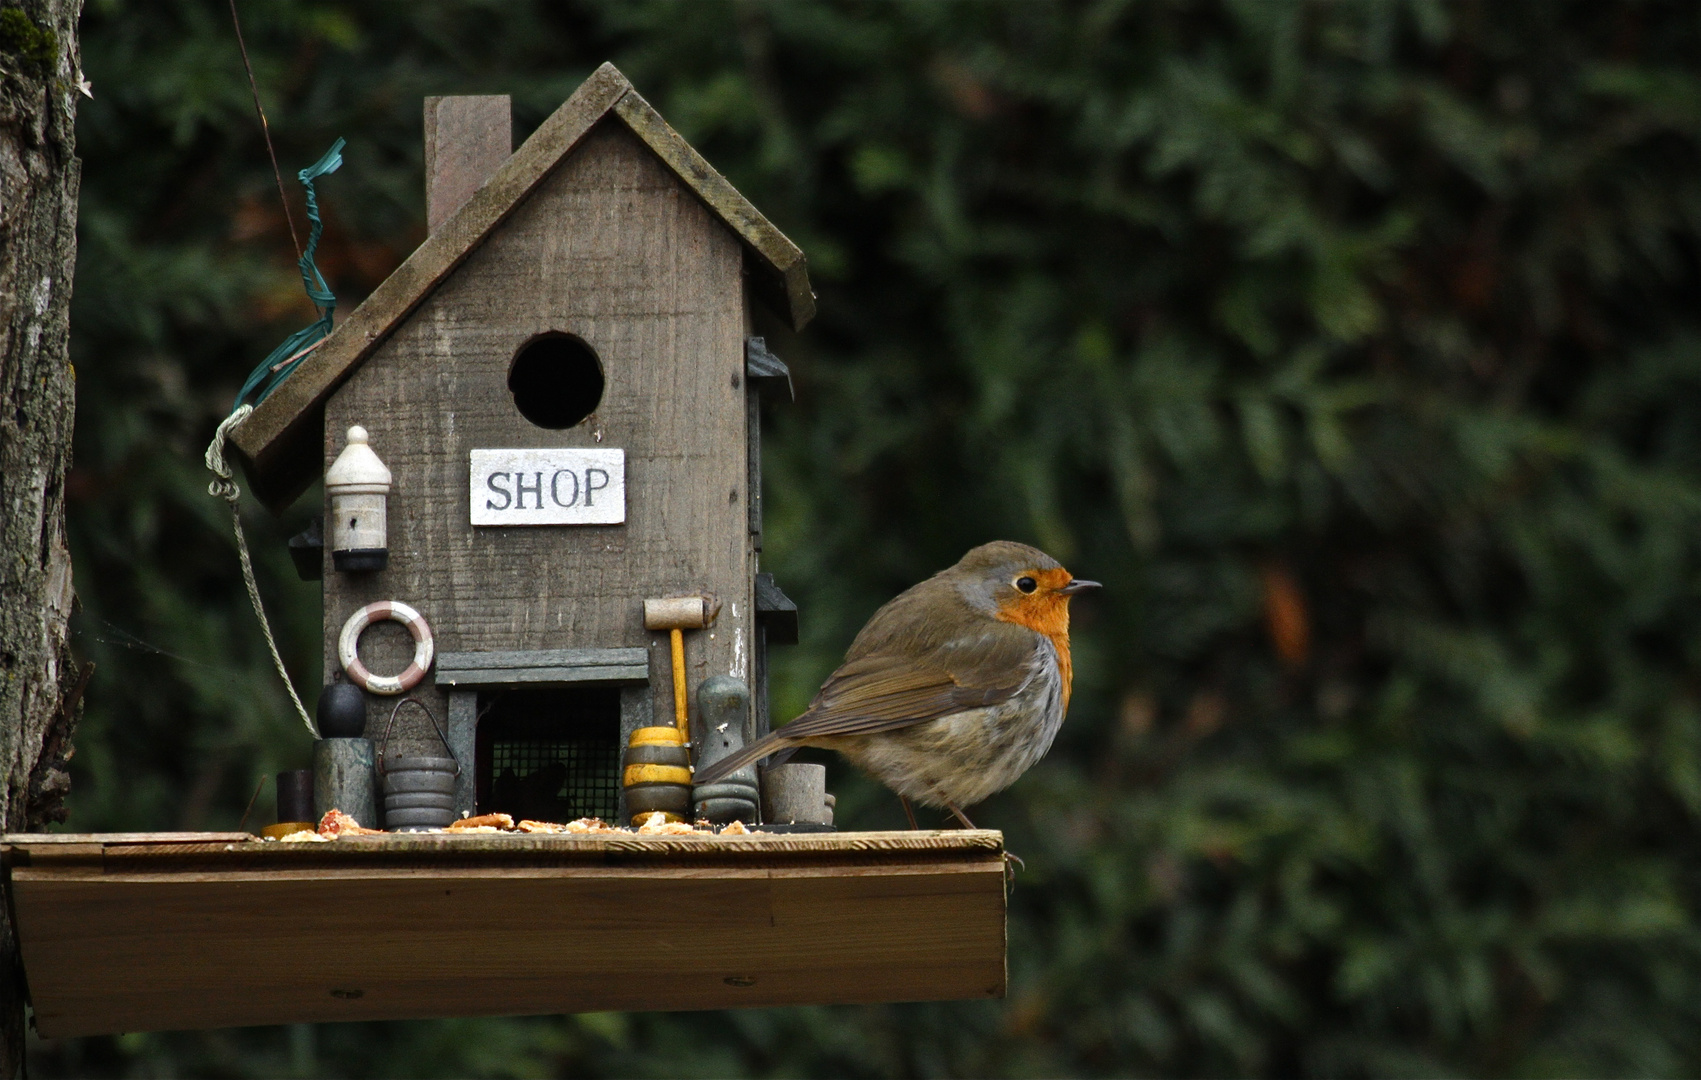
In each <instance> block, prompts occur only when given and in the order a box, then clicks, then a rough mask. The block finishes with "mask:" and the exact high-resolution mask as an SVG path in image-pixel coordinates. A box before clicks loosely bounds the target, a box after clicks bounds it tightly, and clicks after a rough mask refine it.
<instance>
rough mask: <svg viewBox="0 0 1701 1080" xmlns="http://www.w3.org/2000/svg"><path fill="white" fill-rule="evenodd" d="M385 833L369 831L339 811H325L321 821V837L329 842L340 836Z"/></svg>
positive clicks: (378, 830) (380, 830) (376, 830)
mask: <svg viewBox="0 0 1701 1080" xmlns="http://www.w3.org/2000/svg"><path fill="white" fill-rule="evenodd" d="M383 831H384V830H383V829H368V828H366V827H365V826H363V825H362V824H361V823H360V822H358V821H356V820H355V819H354V818H352V817H349V816H348V815H347V814H345V813H343V812H342V811H341V810H337V809H331V810H327V811H325V816H324V817H322V818H320V819H319V835H320V836H323V837H324V838H325V839H327V840H335V839H336V838H337V837H339V836H377V835H379V834H380V833H382V832H383ZM285 839H288V838H287V837H286V838H285Z"/></svg>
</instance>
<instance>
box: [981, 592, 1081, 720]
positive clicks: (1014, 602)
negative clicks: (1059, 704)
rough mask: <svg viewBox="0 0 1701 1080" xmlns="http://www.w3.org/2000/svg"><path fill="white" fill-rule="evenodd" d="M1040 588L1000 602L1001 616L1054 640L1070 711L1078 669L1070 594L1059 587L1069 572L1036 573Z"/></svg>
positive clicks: (999, 612)
mask: <svg viewBox="0 0 1701 1080" xmlns="http://www.w3.org/2000/svg"><path fill="white" fill-rule="evenodd" d="M1034 577H1035V578H1036V579H1037V580H1038V582H1039V584H1040V588H1038V589H1035V590H1034V591H1033V592H1032V593H1028V594H1023V593H1016V594H1015V596H1014V597H1012V598H1011V599H1010V600H1007V601H1005V602H1003V603H1002V604H1000V605H999V608H998V618H999V619H1001V620H1003V621H1004V622H1009V623H1015V624H1016V625H1017V626H1025V627H1027V628H1028V629H1029V630H1036V631H1038V632H1039V633H1042V634H1044V635H1045V636H1046V637H1048V638H1050V639H1051V644H1052V646H1053V647H1054V648H1056V649H1057V669H1058V674H1059V675H1060V676H1062V680H1063V711H1064V712H1065V713H1067V712H1068V711H1069V691H1070V689H1071V687H1072V685H1073V683H1074V676H1075V669H1074V666H1073V665H1072V664H1071V663H1070V662H1069V596H1068V594H1066V593H1061V592H1059V591H1058V590H1059V589H1062V588H1063V587H1064V586H1065V585H1068V584H1069V582H1070V580H1071V578H1070V575H1069V571H1067V570H1065V569H1063V568H1062V567H1058V568H1057V569H1055V570H1041V571H1038V572H1037V573H1035V575H1034Z"/></svg>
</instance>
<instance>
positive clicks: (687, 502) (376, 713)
mask: <svg viewBox="0 0 1701 1080" xmlns="http://www.w3.org/2000/svg"><path fill="white" fill-rule="evenodd" d="M742 257H743V256H742V250H741V247H740V245H739V243H738V241H737V239H736V238H735V237H734V236H733V234H732V233H731V232H730V231H729V230H728V229H727V228H726V227H725V226H723V225H722V224H720V223H719V222H718V221H716V220H715V219H714V218H713V217H712V216H711V215H710V214H709V212H708V211H707V209H705V208H704V206H703V205H702V203H701V202H700V201H698V199H697V198H696V197H695V196H694V195H692V194H691V193H690V191H689V190H688V189H687V188H686V187H685V186H684V185H683V184H681V183H680V182H679V181H678V179H677V178H676V177H674V176H673V175H672V174H671V173H670V172H669V171H668V170H667V169H666V168H665V167H663V166H662V165H661V163H660V162H658V161H657V160H656V159H655V157H654V156H653V155H652V154H651V153H650V152H649V151H648V150H647V149H646V148H645V147H644V146H643V144H642V143H641V142H640V141H639V140H638V139H637V138H636V137H634V136H633V135H632V134H631V133H630V132H629V131H628V130H626V129H625V128H624V127H623V126H622V125H621V124H619V123H618V122H616V121H604V122H603V123H602V124H601V125H599V126H598V128H597V129H596V130H594V131H593V132H592V133H591V134H590V135H589V136H587V137H586V139H585V141H584V142H583V144H582V145H581V146H580V147H579V148H578V149H577V150H576V151H575V152H574V153H573V154H572V155H570V156H569V157H568V158H567V160H566V161H565V162H563V163H562V165H561V166H560V167H558V168H557V169H556V171H555V172H554V173H553V174H552V175H551V176H550V177H549V178H548V179H546V180H545V181H543V183H542V184H540V186H539V188H538V190H537V191H536V192H534V194H533V195H532V196H531V197H530V198H529V199H528V200H527V201H526V202H525V203H524V204H522V205H521V206H520V207H519V208H518V209H517V210H516V211H515V212H514V214H513V215H512V216H511V217H510V218H509V219H508V221H507V222H505V223H504V224H503V225H502V226H501V227H500V228H498V229H497V230H496V232H495V233H494V234H493V235H492V236H491V237H490V238H489V239H488V240H487V241H486V242H485V243H484V245H483V246H482V247H481V248H480V249H479V250H478V251H476V252H474V253H473V255H472V256H470V257H469V258H468V260H467V261H466V263H464V264H463V265H462V266H461V267H460V268H459V269H458V270H456V271H455V272H454V274H452V275H451V276H450V277H449V278H448V279H447V280H446V281H445V282H444V283H443V284H442V285H441V286H440V287H439V288H438V289H437V291H436V292H435V293H434V294H433V295H432V296H431V297H430V298H429V299H428V300H426V301H425V302H424V303H423V304H422V305H421V306H420V307H419V308H418V309H417V310H416V311H415V312H414V313H413V314H412V315H411V316H409V317H408V319H407V320H406V322H405V323H404V324H403V325H402V326H401V327H400V328H398V330H397V331H396V333H395V334H394V335H393V336H392V337H391V338H390V339H389V340H388V341H387V342H385V343H384V344H383V345H382V346H381V347H380V348H379V349H378V351H377V352H376V353H375V354H374V355H373V357H372V358H371V359H369V360H368V361H367V362H366V363H365V364H364V365H363V366H362V367H361V368H360V370H359V371H357V372H356V373H355V374H354V376H353V377H352V378H350V380H349V381H348V383H346V384H345V385H344V386H343V387H342V388H341V389H340V390H339V391H338V392H337V393H336V395H335V396H334V397H333V398H332V399H331V401H330V403H329V405H328V406H327V408H326V422H325V463H326V465H327V467H328V466H329V464H330V462H331V461H333V460H334V459H335V457H336V455H337V454H338V453H340V452H341V450H342V447H343V440H344V432H345V430H346V429H347V428H348V427H349V426H350V425H351V424H357V423H358V424H361V425H363V426H365V427H366V428H367V430H368V431H369V432H370V433H371V442H372V446H373V449H374V450H376V451H377V452H378V454H379V455H380V456H381V457H382V458H383V459H384V461H385V463H386V464H387V465H388V466H389V467H390V470H391V472H392V473H393V474H394V478H395V481H394V483H395V487H394V490H393V492H392V494H391V496H390V504H389V518H390V537H389V543H390V565H389V568H388V569H386V570H384V571H381V572H379V573H376V574H368V575H358V576H357V575H349V574H340V573H338V572H336V571H335V570H333V569H331V567H330V564H329V553H328V552H327V561H326V571H325V615H324V619H325V623H324V625H325V656H326V668H325V670H326V671H327V673H335V672H336V671H337V670H338V665H337V661H336V640H337V635H338V633H339V631H340V629H341V627H342V624H343V622H344V621H345V620H346V619H347V618H348V616H349V615H350V614H351V613H352V612H353V611H354V610H355V609H356V608H358V607H359V606H361V605H362V604H365V603H368V602H370V601H373V600H380V599H396V600H402V601H404V602H406V603H409V604H412V605H413V606H414V607H416V608H418V609H419V610H420V611H421V612H422V613H423V614H424V615H425V617H426V619H427V620H428V621H429V622H430V623H431V625H432V627H433V629H434V631H435V634H436V638H437V647H438V648H439V649H441V650H448V651H463V652H464V651H473V650H480V651H482V650H526V649H563V648H615V647H631V646H641V647H646V648H649V649H650V656H651V665H650V677H651V684H652V686H653V687H661V688H665V687H667V686H668V685H669V678H670V677H669V675H668V670H667V664H668V658H667V657H668V650H667V648H666V645H665V639H660V640H662V644H661V645H660V647H656V643H657V641H658V637H657V636H656V635H652V634H649V633H647V632H646V631H645V630H644V628H643V623H642V601H643V599H644V598H645V597H649V596H667V595H678V594H684V593H692V592H698V591H707V592H710V593H712V594H714V595H716V596H717V597H719V598H720V600H721V601H722V608H721V612H720V616H719V619H718V620H717V622H716V624H715V625H714V627H712V628H711V629H710V630H709V631H708V632H705V633H692V634H688V635H687V637H686V654H687V666H688V669H689V672H688V674H689V679H688V682H689V684H690V685H691V686H692V687H693V688H695V686H696V684H697V683H698V682H700V681H701V680H702V679H704V678H706V677H707V676H709V675H711V674H720V673H730V674H733V675H736V676H737V677H739V678H742V679H744V680H745V681H746V682H748V681H749V680H750V678H751V671H750V657H751V652H752V648H753V641H752V628H753V626H754V619H753V612H752V596H751V591H750V590H751V580H752V574H753V571H754V565H753V557H754V556H753V552H752V550H751V544H750V538H749V531H748V510H747V501H748V498H749V492H748V491H747V490H746V488H747V484H748V474H747V470H746V462H745V448H746V445H747V438H746V437H747V431H746V423H747V413H746V403H745V391H744V387H743V375H744V359H743V339H744V325H743V324H744V318H745V299H744V294H743V279H742V275H741V270H742ZM547 331H564V332H567V333H571V334H576V335H578V336H579V337H580V338H582V339H584V340H585V341H586V342H587V343H589V344H590V345H591V347H592V348H593V349H594V350H595V351H596V352H597V354H598V356H599V357H600V359H601V361H602V364H603V368H604V375H605V380H606V389H605V391H604V394H603V398H602V403H601V405H600V406H599V408H598V409H597V411H596V412H595V413H594V414H593V415H592V416H591V417H590V418H589V419H588V420H587V421H586V422H585V423H583V424H580V425H579V426H578V427H575V428H572V429H570V430H565V431H551V430H546V429H543V428H539V427H536V426H534V425H532V424H531V423H530V422H528V421H527V420H526V419H525V418H523V417H522V416H521V415H520V414H519V412H518V411H517V410H516V409H515V408H514V405H513V399H512V396H511V394H510V393H509V391H508V389H507V374H508V368H509V364H510V363H511V361H512V359H513V357H514V355H515V353H516V351H517V350H518V349H519V348H520V347H521V346H522V345H523V344H524V343H525V342H526V341H528V340H529V339H531V338H532V337H534V336H535V335H537V334H540V333H544V332H547ZM475 447H608V448H621V449H624V450H625V451H626V455H627V458H626V460H627V465H626V468H627V520H626V523H625V524H624V525H616V526H556V527H547V526H546V527H528V528H479V529H474V528H473V527H472V526H471V525H470V524H469V522H468V510H467V507H468V499H469V492H468V482H469V481H468V451H469V450H471V449H473V448H475ZM411 653H412V644H411V641H410V640H409V639H408V638H407V635H406V633H405V632H404V631H403V630H402V629H401V628H400V627H399V626H397V625H395V624H379V625H377V626H375V627H373V628H372V629H370V630H368V631H367V633H366V635H365V637H364V638H363V640H362V646H361V656H362V659H363V661H364V662H365V663H366V665H367V666H368V668H369V669H371V670H372V671H374V672H377V673H379V674H393V673H395V672H398V671H400V670H401V669H402V668H403V667H405V666H406V663H407V659H408V657H409V656H410V655H411ZM418 693H419V694H420V696H422V697H423V698H424V699H425V700H427V701H428V702H430V704H431V705H432V707H433V708H434V709H436V710H437V713H438V716H439V717H440V718H445V717H446V716H447V712H448V703H447V697H446V694H445V693H444V692H443V691H441V690H439V689H438V688H436V687H434V686H431V685H429V680H428V684H427V685H422V686H421V687H420V689H419V691H418ZM652 702H653V705H654V710H655V715H656V719H657V722H658V723H668V722H670V719H669V715H668V714H669V713H670V712H671V698H670V695H669V694H667V693H655V694H653V695H652ZM393 703H394V702H393V699H389V700H383V701H374V702H373V703H372V705H371V708H370V709H369V713H368V722H367V734H368V735H369V736H370V737H373V738H377V737H379V735H380V734H381V733H382V730H383V727H384V722H385V720H387V718H388V716H389V710H390V708H391V706H392V705H393ZM397 726H398V729H400V730H401V731H402V732H403V735H402V738H401V740H400V742H401V745H402V747H403V748H404V749H410V750H411V749H424V748H427V747H429V746H435V744H436V740H435V737H434V736H431V735H430V733H429V728H428V725H427V724H426V722H425V720H424V718H423V717H422V716H421V715H420V714H419V713H418V711H417V710H412V709H409V710H404V712H403V713H402V716H401V717H400V718H399V719H398V721H397Z"/></svg>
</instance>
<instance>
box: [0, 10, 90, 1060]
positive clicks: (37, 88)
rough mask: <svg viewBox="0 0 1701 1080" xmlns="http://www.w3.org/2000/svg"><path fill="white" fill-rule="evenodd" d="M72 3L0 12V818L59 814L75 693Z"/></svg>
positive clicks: (19, 1007) (2, 916) (1, 968)
mask: <svg viewBox="0 0 1701 1080" xmlns="http://www.w3.org/2000/svg"><path fill="white" fill-rule="evenodd" d="M81 8H82V0H23V4H22V6H21V7H17V6H6V7H3V8H0V779H3V782H0V827H3V828H4V829H5V830H6V831H8V832H12V831H22V830H26V829H39V828H41V827H42V825H44V824H45V823H46V822H48V821H61V820H63V819H64V816H65V811H64V807H63V800H64V797H65V793H66V791H67V789H68V788H69V786H70V782H69V778H68V777H67V776H66V774H65V769H64V766H65V759H66V758H67V757H69V756H70V749H71V745H70V736H71V730H72V727H73V725H74V724H75V722H76V715H77V705H78V702H79V699H80V697H81V689H82V682H81V674H82V673H81V672H80V671H79V670H78V669H77V666H76V665H75V664H74V663H73V662H72V659H71V646H70V640H69V635H68V631H67V627H66V620H67V619H68V618H69V616H70V614H71V600H72V592H71V556H70V552H69V550H68V549H67V548H66V546H65V468H66V466H67V465H68V464H69V461H70V456H71V420H72V411H73V400H74V391H75V373H74V372H73V371H72V370H71V366H70V363H69V358H68V356H67V353H66V343H67V336H68V332H69V323H70V300H71V269H72V266H73V264H74V261H75V257H76V247H77V236H76V227H77V184H78V179H79V176H80V166H79V163H78V161H77V158H76V153H75V150H76V142H75V120H76V113H77V93H78V90H79V88H80V87H81V85H82V65H81V63H80V61H79V57H78V49H77V16H78V14H79V13H80V11H81ZM9 911H10V904H9V903H8V904H6V905H5V906H4V907H0V1077H6V1078H10V1077H13V1076H15V1075H17V1072H18V1069H19V1066H20V1064H21V1063H22V1060H23V1053H24V994H23V974H22V966H21V965H20V963H19V961H18V954H17V943H16V939H15V937H14V935H13V933H12V927H11V923H10V919H9V916H8V915H7V914H6V913H8V912H9Z"/></svg>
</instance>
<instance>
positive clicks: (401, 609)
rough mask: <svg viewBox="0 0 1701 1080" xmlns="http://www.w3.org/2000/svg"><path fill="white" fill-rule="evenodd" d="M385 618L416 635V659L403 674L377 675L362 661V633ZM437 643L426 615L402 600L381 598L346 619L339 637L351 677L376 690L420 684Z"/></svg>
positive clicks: (340, 655)
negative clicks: (433, 642) (432, 639)
mask: <svg viewBox="0 0 1701 1080" xmlns="http://www.w3.org/2000/svg"><path fill="white" fill-rule="evenodd" d="M385 619H394V620H395V621H396V622H399V623H401V624H402V625H403V626H405V627H407V628H408V633H409V634H412V635H413V663H411V664H409V665H408V666H407V667H406V668H405V669H404V670H403V671H402V673H401V674H400V675H374V674H372V672H370V671H367V670H366V665H365V664H363V663H361V662H360V652H359V650H358V648H357V647H358V646H359V644H360V635H361V632H362V631H364V630H365V629H366V628H367V627H368V626H371V625H372V624H373V623H375V622H382V621H383V620H385ZM433 649H434V646H433V645H432V643H431V624H430V623H428V622H426V621H425V616H424V615H421V614H420V613H419V612H417V611H415V610H414V609H413V608H411V607H409V606H408V605H406V604H404V603H402V602H401V601H400V600H379V601H378V602H376V603H372V604H367V605H366V606H365V607H363V608H361V609H360V610H359V611H357V612H355V613H354V614H353V615H350V616H349V617H348V622H346V623H343V632H342V636H341V637H339V638H338V639H337V659H338V660H340V661H342V665H343V670H344V671H346V672H348V678H349V681H350V682H352V683H354V684H355V685H356V686H358V687H360V688H361V689H362V690H365V691H367V692H368V693H372V694H390V695H393V694H405V693H407V692H408V691H409V690H412V689H413V688H414V687H416V686H418V685H419V681H420V680H421V679H423V678H425V673H426V672H427V671H428V670H430V668H431V657H432V652H433Z"/></svg>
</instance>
